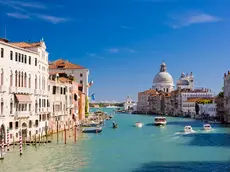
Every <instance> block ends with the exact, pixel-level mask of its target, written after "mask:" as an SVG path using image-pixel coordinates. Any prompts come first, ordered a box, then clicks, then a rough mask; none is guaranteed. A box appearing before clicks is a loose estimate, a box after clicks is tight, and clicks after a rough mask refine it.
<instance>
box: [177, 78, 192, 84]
mask: <svg viewBox="0 0 230 172" xmlns="http://www.w3.org/2000/svg"><path fill="white" fill-rule="evenodd" d="M177 85H189V81H188V80H186V79H185V80H178V81H177Z"/></svg>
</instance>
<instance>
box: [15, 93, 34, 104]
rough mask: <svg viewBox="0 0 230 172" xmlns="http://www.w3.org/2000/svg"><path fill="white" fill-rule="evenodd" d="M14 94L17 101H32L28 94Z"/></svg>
mask: <svg viewBox="0 0 230 172" xmlns="http://www.w3.org/2000/svg"><path fill="white" fill-rule="evenodd" d="M15 96H16V98H17V101H18V102H19V103H31V102H32V101H31V99H30V96H29V95H24V94H15Z"/></svg>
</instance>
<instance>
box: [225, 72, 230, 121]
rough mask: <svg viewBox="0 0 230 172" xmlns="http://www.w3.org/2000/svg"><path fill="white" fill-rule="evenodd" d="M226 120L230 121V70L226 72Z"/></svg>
mask: <svg viewBox="0 0 230 172" xmlns="http://www.w3.org/2000/svg"><path fill="white" fill-rule="evenodd" d="M224 108H225V119H224V120H225V122H227V123H230V71H228V73H227V74H226V73H225V74H224Z"/></svg>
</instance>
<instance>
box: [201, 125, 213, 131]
mask: <svg viewBox="0 0 230 172" xmlns="http://www.w3.org/2000/svg"><path fill="white" fill-rule="evenodd" d="M203 128H204V130H207V131H210V130H212V127H211V125H210V124H204V125H203Z"/></svg>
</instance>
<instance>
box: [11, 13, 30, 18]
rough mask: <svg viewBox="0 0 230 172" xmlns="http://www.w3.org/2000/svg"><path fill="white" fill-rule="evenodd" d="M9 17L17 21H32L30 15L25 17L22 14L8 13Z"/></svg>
mask: <svg viewBox="0 0 230 172" xmlns="http://www.w3.org/2000/svg"><path fill="white" fill-rule="evenodd" d="M7 15H8V16H10V17H13V18H17V19H30V16H29V15H25V14H21V13H7Z"/></svg>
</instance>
